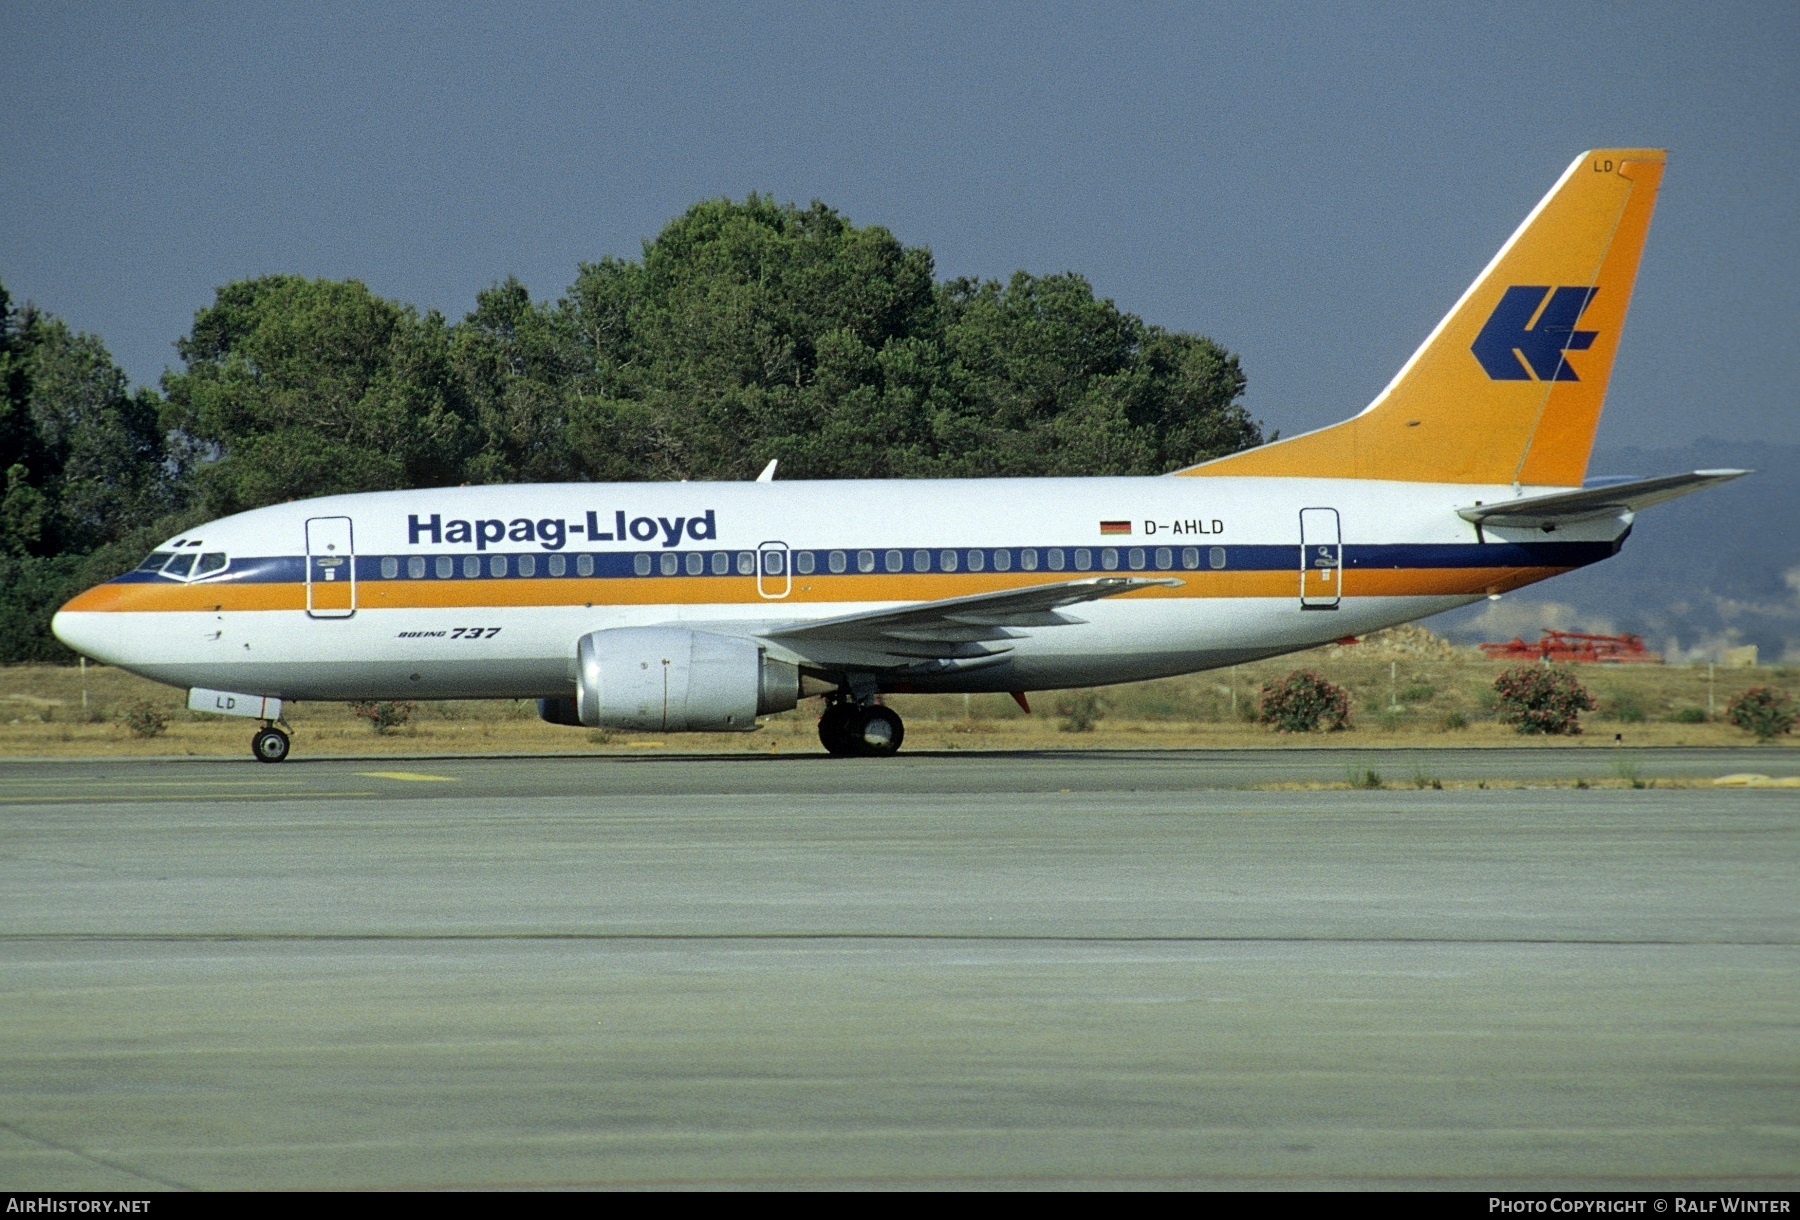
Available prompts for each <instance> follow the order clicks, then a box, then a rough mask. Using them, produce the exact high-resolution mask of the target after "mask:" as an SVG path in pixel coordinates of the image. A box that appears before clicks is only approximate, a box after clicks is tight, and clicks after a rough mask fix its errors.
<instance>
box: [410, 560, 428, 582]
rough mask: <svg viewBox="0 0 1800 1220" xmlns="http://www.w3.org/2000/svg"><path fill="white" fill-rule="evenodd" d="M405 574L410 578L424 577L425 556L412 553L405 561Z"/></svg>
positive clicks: (419, 578) (420, 578)
mask: <svg viewBox="0 0 1800 1220" xmlns="http://www.w3.org/2000/svg"><path fill="white" fill-rule="evenodd" d="M406 575H407V576H408V577H409V578H410V579H412V580H422V579H424V577H425V556H423V555H414V556H413V557H412V558H411V559H408V560H407V561H406Z"/></svg>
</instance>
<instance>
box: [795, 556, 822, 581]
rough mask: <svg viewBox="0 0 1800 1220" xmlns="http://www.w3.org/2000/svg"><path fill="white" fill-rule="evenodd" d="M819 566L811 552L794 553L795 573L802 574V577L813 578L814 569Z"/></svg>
mask: <svg viewBox="0 0 1800 1220" xmlns="http://www.w3.org/2000/svg"><path fill="white" fill-rule="evenodd" d="M817 566H818V560H817V558H815V557H814V555H813V553H812V552H811V551H795V552H794V571H796V572H798V573H800V575H802V576H811V575H812V574H813V569H814V568H816V567H817Z"/></svg>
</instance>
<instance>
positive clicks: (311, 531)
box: [306, 517, 356, 618]
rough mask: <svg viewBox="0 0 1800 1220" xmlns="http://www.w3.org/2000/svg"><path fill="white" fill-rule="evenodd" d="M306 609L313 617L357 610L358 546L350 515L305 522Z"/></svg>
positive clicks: (334, 615)
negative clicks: (355, 543) (353, 534)
mask: <svg viewBox="0 0 1800 1220" xmlns="http://www.w3.org/2000/svg"><path fill="white" fill-rule="evenodd" d="M306 612H307V613H308V614H310V615H312V616H313V617H314V618H349V617H350V616H351V615H352V614H355V613H356V547H355V545H354V542H353V538H352V535H351V529H350V518H348V517H313V518H310V519H309V520H308V521H307V523H306Z"/></svg>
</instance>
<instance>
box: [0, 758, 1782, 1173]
mask: <svg viewBox="0 0 1800 1220" xmlns="http://www.w3.org/2000/svg"><path fill="white" fill-rule="evenodd" d="M1252 753H1254V754H1255V755H1257V757H1254V758H1246V757H1244V756H1245V755H1249V754H1252ZM1321 753H1331V754H1338V753H1340V752H1336V751H1332V752H1320V751H1266V752H1265V751H1257V752H1249V751H1244V752H1193V753H1188V752H1172V753H1167V754H1139V755H1098V754H1095V755H1073V756H1071V755H1064V754H1056V755H1029V754H1019V755H940V756H935V757H933V756H925V757H908V756H905V755H902V756H901V757H899V758H897V759H892V760H883V761H880V762H877V763H873V764H870V763H864V762H833V761H826V760H822V759H792V760H790V759H785V758H782V759H769V758H760V759H751V758H714V759H705V758H698V759H630V760H617V759H524V760H493V759H486V760H469V759H465V760H443V759H417V760H402V761H398V762H397V761H395V760H392V759H382V760H380V761H372V760H367V759H363V760H345V761H312V762H306V763H297V762H296V763H289V764H286V765H284V766H282V767H259V766H256V765H255V764H252V763H248V762H245V763H229V762H226V763H221V762H199V763H194V762H175V763H146V762H109V763H94V762H80V763H32V764H11V763H9V764H7V765H6V766H5V768H4V771H3V772H0V1186H3V1187H5V1188H7V1189H14V1190H57V1189H61V1190H79V1189H114V1190H129V1191H135V1190H155V1189H168V1188H201V1189H206V1188H290V1187H291V1188H307V1187H390V1188H408V1187H511V1186H524V1187H559V1186H561V1187H583V1186H597V1187H651V1188H659V1187H674V1188H681V1187H713V1186H718V1187H757V1186H771V1187H808V1186H824V1187H837V1186H871V1187H923V1186H964V1187H985V1186H995V1187H1062V1188H1067V1187H1084V1186H1094V1187H1116V1186H1148V1187H1194V1186H1200V1187H1207V1186H1223V1187H1239V1188H1242V1187H1250V1188H1310V1187H1352V1188H1354V1187H1359V1186H1370V1187H1407V1186H1423V1187H1450V1188H1458V1189H1482V1190H1492V1189H1518V1188H1527V1187H1544V1188H1555V1189H1564V1190H1570V1189H1612V1188H1618V1189H1634V1190H1643V1189H1659V1188H1669V1189H1673V1188H1681V1187H1685V1188H1693V1189H1721V1188H1744V1189H1761V1190H1792V1189H1794V1188H1795V1186H1796V1185H1797V1184H1800V1123H1797V1122H1796V1116H1797V1115H1800V1104H1797V1103H1800V1037H1796V1034H1797V1032H1800V1031H1797V1030H1796V1024H1797V1017H1800V1003H1797V1001H1800V903H1796V901H1795V899H1796V887H1795V876H1796V867H1795V866H1796V864H1797V863H1800V793H1796V792H1795V791H1794V790H1792V789H1787V790H1782V789H1768V790H1711V789H1687V790H1675V791H1669V790H1655V789H1651V790H1617V789H1613V790H1586V791H1580V790H1570V789H1566V788H1563V789H1535V790H1519V789H1511V790H1504V791H1470V790H1452V791H1430V790H1425V791H1418V790H1407V791H1374V792H1361V791H1357V792H1344V791H1338V792H1269V791H1244V790H1232V789H1230V788H1224V787H1219V786H1217V785H1219V784H1222V783H1224V782H1226V780H1228V779H1232V780H1235V781H1236V782H1237V783H1240V784H1244V783H1270V782H1287V781H1289V780H1294V779H1299V778H1302V777H1303V775H1304V774H1305V769H1306V768H1314V769H1319V768H1323V770H1324V771H1325V772H1326V774H1323V775H1322V776H1320V777H1319V778H1324V779H1328V780H1330V779H1337V780H1341V779H1342V778H1343V773H1344V771H1345V769H1346V767H1349V766H1359V767H1369V768H1374V769H1377V770H1380V771H1381V772H1382V773H1383V774H1384V775H1386V776H1388V777H1390V778H1391V779H1396V780H1402V781H1406V780H1409V779H1410V777H1411V774H1412V770H1413V768H1414V766H1415V763H1418V762H1424V761H1427V760H1415V759H1413V758H1411V757H1410V756H1411V755H1412V754H1413V753H1414V752H1411V751H1396V752H1392V754H1391V755H1390V754H1383V753H1382V752H1372V751H1358V752H1341V753H1346V754H1348V753H1354V754H1356V755H1357V756H1358V757H1357V758H1356V759H1355V760H1354V761H1349V760H1347V759H1343V758H1329V759H1320V758H1319V757H1318V756H1319V754H1321ZM1421 753H1422V752H1421ZM1465 753H1466V754H1479V755H1481V756H1482V758H1481V759H1462V760H1459V759H1457V758H1446V757H1443V755H1461V754H1465ZM1613 753H1615V752H1608V751H1586V750H1582V751H1466V752H1465V751H1442V752H1439V751H1433V752H1430V754H1431V760H1429V765H1430V766H1431V767H1432V770H1433V772H1434V773H1435V774H1436V775H1438V776H1439V777H1441V778H1445V779H1450V778H1464V776H1462V775H1461V774H1460V773H1458V772H1457V771H1456V770H1455V769H1456V768H1458V767H1463V766H1467V767H1470V768H1477V767H1479V766H1480V765H1482V761H1483V760H1487V763H1488V765H1490V766H1491V767H1493V768H1495V770H1494V771H1492V772H1490V773H1489V774H1492V775H1493V776H1494V777H1495V778H1511V779H1519V778H1528V777H1529V774H1530V761H1529V759H1527V758H1526V757H1524V756H1527V755H1529V756H1532V757H1535V758H1537V759H1539V760H1545V759H1547V760H1548V762H1549V764H1550V765H1549V766H1548V767H1546V766H1545V765H1544V763H1543V762H1539V763H1538V767H1539V769H1538V771H1537V772H1536V774H1537V775H1540V776H1544V777H1546V778H1561V777H1566V776H1569V775H1573V774H1579V773H1580V772H1576V771H1573V770H1571V769H1570V768H1571V767H1574V766H1577V765H1592V766H1594V767H1596V768H1598V769H1597V770H1596V771H1595V772H1594V775H1595V777H1596V778H1603V777H1606V776H1608V775H1612V774H1615V773H1617V772H1616V770H1615V768H1616V767H1617V764H1616V763H1615V761H1614V759H1613V757H1612V755H1613ZM1739 754H1742V755H1745V756H1747V760H1746V758H1740V757H1737V755H1739ZM1363 755H1369V757H1362V756H1363ZM1596 755H1597V756H1598V757H1592V756H1596ZM1728 755H1729V756H1728ZM1786 757H1788V755H1787V752H1785V751H1767V750H1765V751H1741V752H1740V751H1733V752H1722V751H1667V752H1662V751H1654V752H1652V751H1645V752H1638V753H1637V757H1636V760H1635V762H1634V764H1633V766H1634V767H1635V768H1636V770H1637V772H1638V773H1639V774H1641V775H1643V776H1645V777H1655V776H1658V775H1664V774H1673V773H1679V774H1684V775H1704V774H1723V773H1726V772H1730V771H1751V770H1753V771H1761V772H1765V773H1769V774H1791V773H1792V772H1793V771H1794V770H1795V768H1794V767H1793V766H1791V765H1789V766H1783V765H1781V762H1780V760H1782V759H1785V758H1786ZM1270 776H1274V777H1275V778H1269V777H1270Z"/></svg>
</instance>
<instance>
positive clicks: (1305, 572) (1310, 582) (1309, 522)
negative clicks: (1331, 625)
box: [1300, 508, 1344, 610]
mask: <svg viewBox="0 0 1800 1220" xmlns="http://www.w3.org/2000/svg"><path fill="white" fill-rule="evenodd" d="M1343 582H1344V543H1343V538H1342V537H1341V535H1340V534H1339V532H1338V514H1337V509H1335V508H1303V509H1301V510H1300V608H1301V609H1302V610H1336V609H1337V608H1338V601H1339V599H1340V598H1341V597H1342V596H1343Z"/></svg>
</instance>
